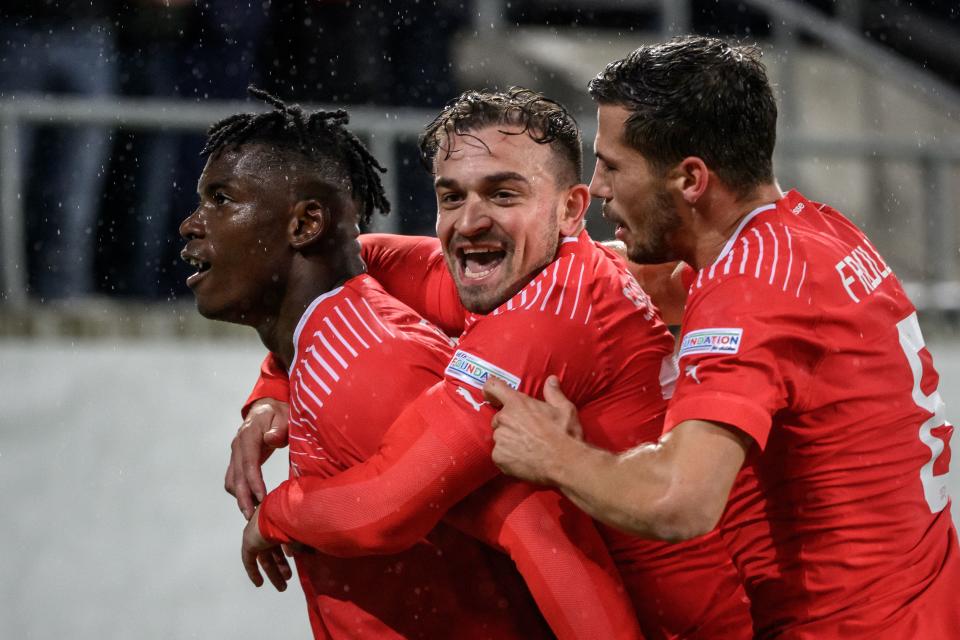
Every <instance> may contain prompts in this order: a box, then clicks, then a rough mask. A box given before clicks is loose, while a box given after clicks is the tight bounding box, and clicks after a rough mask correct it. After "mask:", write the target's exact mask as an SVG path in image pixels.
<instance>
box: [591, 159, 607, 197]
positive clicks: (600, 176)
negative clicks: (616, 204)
mask: <svg viewBox="0 0 960 640" xmlns="http://www.w3.org/2000/svg"><path fill="white" fill-rule="evenodd" d="M590 195H591V196H592V197H594V198H600V199H603V200H609V199H610V198H611V197H612V196H613V193H612V192H611V191H610V185H609V184H608V183H607V177H606V173H605V172H604V170H603V167H601V166H600V162H597V163H596V164H595V165H593V175H592V176H590Z"/></svg>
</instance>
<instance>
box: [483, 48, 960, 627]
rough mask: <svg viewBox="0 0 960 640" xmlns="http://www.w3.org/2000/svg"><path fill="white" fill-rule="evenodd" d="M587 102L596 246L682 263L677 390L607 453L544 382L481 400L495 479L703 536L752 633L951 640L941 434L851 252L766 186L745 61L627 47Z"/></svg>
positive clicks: (792, 197) (933, 404) (757, 67)
mask: <svg viewBox="0 0 960 640" xmlns="http://www.w3.org/2000/svg"><path fill="white" fill-rule="evenodd" d="M590 93H591V95H592V96H593V97H594V98H595V100H596V101H597V103H598V122H599V128H598V132H597V137H596V141H595V148H596V154H597V165H596V169H595V171H594V175H593V180H592V183H591V187H590V189H591V193H592V194H593V196H594V197H597V198H600V199H601V200H602V201H603V209H604V215H605V216H606V217H607V218H608V219H610V220H612V221H613V222H615V223H616V224H617V225H618V227H617V237H618V238H619V239H621V240H622V241H624V242H625V244H626V246H627V250H628V255H629V256H630V257H631V258H632V259H634V260H637V261H640V262H660V261H667V260H677V259H682V260H684V261H686V262H687V263H689V264H690V265H692V266H693V268H694V269H695V270H696V272H695V273H694V274H693V277H692V279H691V286H690V293H689V299H688V301H687V306H686V309H685V312H684V315H683V319H682V327H681V332H682V333H681V338H680V348H679V354H678V357H679V365H680V368H681V374H680V379H679V381H678V383H677V387H676V390H675V392H674V395H673V398H672V399H671V401H670V406H669V410H668V411H667V417H666V424H665V431H666V435H664V437H663V438H661V439H660V441H659V443H657V444H656V445H654V446H642V447H639V448H636V449H633V450H631V451H628V452H626V453H623V454H620V455H613V454H610V453H608V452H606V451H602V450H600V449H597V448H594V447H591V446H589V445H588V444H585V443H583V442H580V441H578V440H577V439H575V438H572V437H570V436H569V435H567V434H568V433H569V432H570V431H571V430H575V429H576V425H577V422H578V420H577V409H576V408H575V407H574V406H573V405H572V404H571V403H570V402H568V401H567V400H566V399H565V398H564V397H563V394H562V393H561V392H560V388H559V387H557V386H556V385H555V384H548V385H547V389H546V400H547V402H546V403H543V402H540V401H537V400H533V399H531V398H526V397H523V396H521V395H519V394H516V393H514V392H513V391H512V390H510V389H509V388H507V387H506V386H505V385H502V384H496V383H495V382H494V383H491V384H489V385H488V389H487V392H488V393H489V394H490V395H491V396H493V397H496V398H497V399H498V400H499V401H501V402H503V404H504V409H503V411H502V412H501V413H500V414H498V416H497V418H496V419H495V422H494V426H495V427H496V431H495V439H496V441H497V445H496V448H495V450H494V456H495V458H496V459H497V460H498V463H499V464H500V466H501V468H503V469H505V470H506V471H508V472H509V473H512V474H514V475H516V476H519V477H521V478H526V479H531V480H537V481H540V482H543V483H546V484H551V485H555V486H558V487H560V488H561V489H562V490H563V491H564V493H566V494H567V495H568V496H569V497H571V498H572V499H573V500H574V501H575V502H576V503H577V504H579V505H581V506H582V507H583V508H584V509H586V510H587V511H588V512H589V513H591V514H592V515H594V516H595V517H596V518H598V519H599V520H601V521H604V522H607V523H609V524H610V525H612V526H615V527H617V528H620V529H623V530H625V531H631V532H635V533H637V534H640V535H644V536H649V537H653V538H661V539H673V540H682V539H686V538H689V537H691V536H695V535H699V534H702V533H703V532H705V531H709V530H711V529H713V528H714V527H715V526H716V525H717V523H718V522H719V529H720V532H721V535H722V537H723V539H724V541H725V543H726V545H727V547H728V548H729V550H730V553H731V555H732V557H733V561H734V563H735V564H736V565H737V568H738V569H739V571H740V574H741V575H742V576H743V578H744V584H745V586H746V589H747V593H748V595H749V596H750V599H751V603H752V614H753V618H754V621H755V628H756V635H757V637H758V638H774V637H776V638H791V639H800V638H804V639H806V638H811V639H812V638H839V637H843V638H876V637H883V638H947V637H956V635H957V632H958V630H960V608H958V607H957V606H956V602H957V592H958V590H960V556H958V553H960V550H958V546H957V533H956V530H955V528H954V526H953V523H952V521H951V518H950V508H949V504H950V501H949V497H948V495H947V485H946V479H947V470H948V462H949V457H950V455H949V450H948V446H949V444H948V443H949V441H950V436H951V433H952V431H953V428H952V426H951V425H950V424H949V423H948V422H946V420H945V418H944V405H943V401H942V400H941V398H940V395H939V393H938V392H937V382H938V376H937V372H936V370H935V369H934V367H933V363H932V360H931V357H930V354H929V352H928V351H927V350H926V348H925V347H924V341H923V337H922V335H921V333H920V328H919V325H918V322H917V314H916V310H915V309H914V307H913V305H912V304H911V303H910V301H909V300H908V299H907V296H906V295H905V293H904V291H903V288H902V287H901V285H900V282H899V281H898V280H897V277H896V276H895V275H894V274H893V272H892V270H891V269H890V267H889V266H888V265H887V264H886V263H885V262H884V260H883V258H882V257H881V256H880V254H879V253H878V252H877V250H876V249H875V248H874V247H873V245H872V244H871V243H870V241H869V240H868V239H867V238H866V236H865V235H864V234H863V233H862V232H861V231H860V230H859V229H857V228H856V227H855V226H854V225H853V224H852V223H851V222H850V221H849V220H847V219H846V218H845V217H843V216H842V215H841V214H840V213H838V212H837V211H835V210H834V209H832V208H830V207H829V206H826V205H824V204H820V203H817V202H813V201H811V200H809V199H807V198H806V197H804V196H803V195H801V194H800V193H798V192H797V191H790V192H788V193H786V194H784V193H782V192H781V190H780V188H779V186H778V185H777V183H776V181H775V179H774V176H773V170H772V154H773V148H774V138H775V128H776V115H777V110H776V104H775V101H774V98H773V93H772V90H771V87H770V84H769V82H768V81H767V77H766V72H765V70H764V68H763V65H762V64H761V63H760V60H759V55H758V52H757V51H756V50H755V49H752V48H746V47H739V46H731V45H729V44H726V43H724V42H722V41H720V40H717V39H714V38H704V37H693V38H683V39H677V40H673V41H670V42H668V43H664V44H658V45H651V46H644V47H641V48H639V49H637V50H636V51H634V52H633V53H632V54H630V55H629V56H627V57H626V58H624V59H622V60H618V61H616V62H613V63H611V64H610V65H608V66H607V68H606V69H605V70H604V71H603V72H602V73H600V75H598V76H597V77H596V79H594V80H593V81H592V82H591V83H590ZM622 348H623V349H626V347H625V346H624V347H622ZM553 382H555V381H553ZM561 385H563V387H564V391H565V392H566V393H568V394H575V393H576V389H573V388H570V387H568V386H567V385H564V384H563V381H562V380H561ZM580 420H581V421H582V420H583V416H582V415H581V417H580Z"/></svg>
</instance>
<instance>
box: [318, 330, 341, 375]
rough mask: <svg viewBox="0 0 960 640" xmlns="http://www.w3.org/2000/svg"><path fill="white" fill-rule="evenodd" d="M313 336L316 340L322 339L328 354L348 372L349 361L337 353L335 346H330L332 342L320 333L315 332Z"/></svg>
mask: <svg viewBox="0 0 960 640" xmlns="http://www.w3.org/2000/svg"><path fill="white" fill-rule="evenodd" d="M313 336H314V337H315V338H320V342H322V343H323V347H324V348H325V349H326V350H327V352H329V353H330V355H332V356H333V359H334V360H336V361H337V362H338V363H340V366H341V367H343V369H344V370H346V369H347V361H346V360H344V359H343V358H341V357H340V354H339V353H337V351H336V350H335V349H334V348H333V345H332V344H330V341H329V340H327V338H326V337H325V336H324V335H323V334H322V333H320V332H319V331H314V332H313Z"/></svg>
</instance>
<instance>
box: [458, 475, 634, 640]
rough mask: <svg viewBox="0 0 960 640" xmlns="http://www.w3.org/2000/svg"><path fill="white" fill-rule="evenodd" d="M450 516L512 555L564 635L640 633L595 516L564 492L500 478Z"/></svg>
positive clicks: (546, 613)
mask: <svg viewBox="0 0 960 640" xmlns="http://www.w3.org/2000/svg"><path fill="white" fill-rule="evenodd" d="M445 521H446V522H448V523H450V524H452V525H454V526H456V527H457V528H459V529H460V530H461V531H463V532H465V533H467V534H468V535H471V536H473V537H475V538H477V539H478V540H480V541H481V542H484V543H486V544H488V545H491V546H493V547H494V548H497V549H500V550H502V551H504V552H506V553H507V554H508V555H509V556H510V558H511V559H512V560H513V561H514V563H515V564H516V565H517V568H518V569H519V571H520V573H521V574H522V575H523V576H524V579H525V581H526V583H527V586H528V588H529V589H530V592H531V594H532V595H533V597H534V599H535V600H536V601H537V605H538V606H539V607H540V610H541V611H542V612H543V614H544V617H545V618H546V619H547V620H548V621H549V623H550V626H551V628H552V629H553V630H554V632H555V633H556V634H557V636H558V637H561V638H639V637H641V634H640V629H639V626H638V621H637V615H636V612H635V610H634V608H633V605H632V604H631V602H630V601H629V598H628V596H627V594H626V590H625V588H624V586H623V583H622V581H621V578H620V574H619V572H618V571H617V568H616V566H615V564H614V563H613V560H612V559H611V558H610V556H609V553H608V551H607V547H606V545H605V544H604V542H603V539H602V538H601V537H600V534H599V532H598V531H597V529H596V527H595V525H594V523H593V520H592V519H590V517H589V516H587V514H585V513H584V512H583V511H581V510H580V509H578V508H577V507H576V506H575V505H574V504H573V503H571V502H570V501H569V500H567V499H566V498H565V497H563V495H561V494H560V493H558V492H557V491H555V490H552V489H545V488H541V487H534V486H533V485H530V484H528V483H525V482H520V481H517V480H513V479H510V478H506V477H504V476H500V477H497V478H495V479H494V480H492V481H490V482H488V483H487V484H486V485H484V486H483V487H482V488H480V489H479V490H478V491H476V492H474V493H472V494H471V495H470V496H468V497H467V498H466V499H465V500H463V501H462V502H460V503H459V504H457V505H456V506H455V507H454V508H453V509H452V510H451V511H450V513H449V514H448V515H447V517H446V518H445Z"/></svg>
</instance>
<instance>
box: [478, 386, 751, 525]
mask: <svg viewBox="0 0 960 640" xmlns="http://www.w3.org/2000/svg"><path fill="white" fill-rule="evenodd" d="M485 392H486V393H487V395H488V397H489V398H490V399H491V400H492V401H494V402H496V403H498V404H501V405H502V406H503V409H502V410H501V411H500V413H498V414H497V416H496V418H494V423H493V426H494V440H495V443H496V444H495V447H494V454H493V456H494V461H495V462H496V463H497V465H498V466H500V468H501V469H502V470H503V471H505V472H506V473H508V474H511V475H514V476H516V477H520V478H524V479H528V480H531V481H534V482H539V483H543V484H549V485H553V486H556V487H559V488H560V489H561V490H562V491H563V493H564V494H566V495H567V496H568V497H569V498H570V499H571V500H573V502H574V503H576V504H577V505H578V506H579V507H580V508H582V509H583V510H585V511H586V512H587V513H589V514H590V515H592V516H593V517H594V518H596V519H598V520H600V521H602V522H605V523H607V524H609V525H611V526H613V527H616V528H618V529H621V530H623V531H626V532H628V533H634V534H636V535H639V536H643V537H647V538H655V539H661V540H673V541H677V540H686V539H689V538H693V537H696V536H698V535H702V534H704V533H706V532H708V531H710V530H712V529H713V528H714V527H715V526H716V524H717V522H718V521H719V519H720V516H721V515H722V514H723V510H724V508H725V506H726V503H727V498H728V497H729V494H730V489H731V488H732V486H733V482H734V480H735V479H736V476H737V473H738V472H739V470H740V468H741V467H742V466H743V462H744V460H745V459H746V455H747V451H748V450H749V447H750V443H751V440H750V439H749V437H748V436H746V435H745V434H743V433H742V432H740V431H739V430H737V429H736V428H732V427H729V426H725V425H721V424H718V423H714V422H708V421H703V420H688V421H685V422H683V423H681V424H679V425H677V426H676V427H674V428H673V429H672V430H671V431H670V432H669V433H668V434H666V435H665V436H663V437H662V438H660V440H659V441H658V442H656V443H654V444H649V445H641V446H639V447H637V448H635V449H631V450H630V451H626V452H624V453H621V454H614V453H611V452H608V451H603V450H601V449H597V448H595V447H592V446H590V445H588V444H586V443H584V442H583V441H581V440H580V439H579V438H577V437H576V436H575V435H571V434H572V433H575V432H576V430H577V425H578V424H579V422H578V420H577V414H576V408H575V407H574V406H573V405H572V404H571V403H570V402H569V400H567V399H566V397H564V395H563V393H562V392H561V391H560V388H559V386H558V385H557V384H556V380H555V379H551V381H548V383H547V385H545V387H544V397H545V399H546V401H545V402H543V401H539V400H535V399H533V398H530V397H528V396H525V395H523V394H520V393H517V392H515V391H513V390H512V389H510V388H509V387H507V386H506V385H504V384H502V383H501V382H500V381H496V380H494V381H489V382H487V386H486V388H485Z"/></svg>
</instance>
